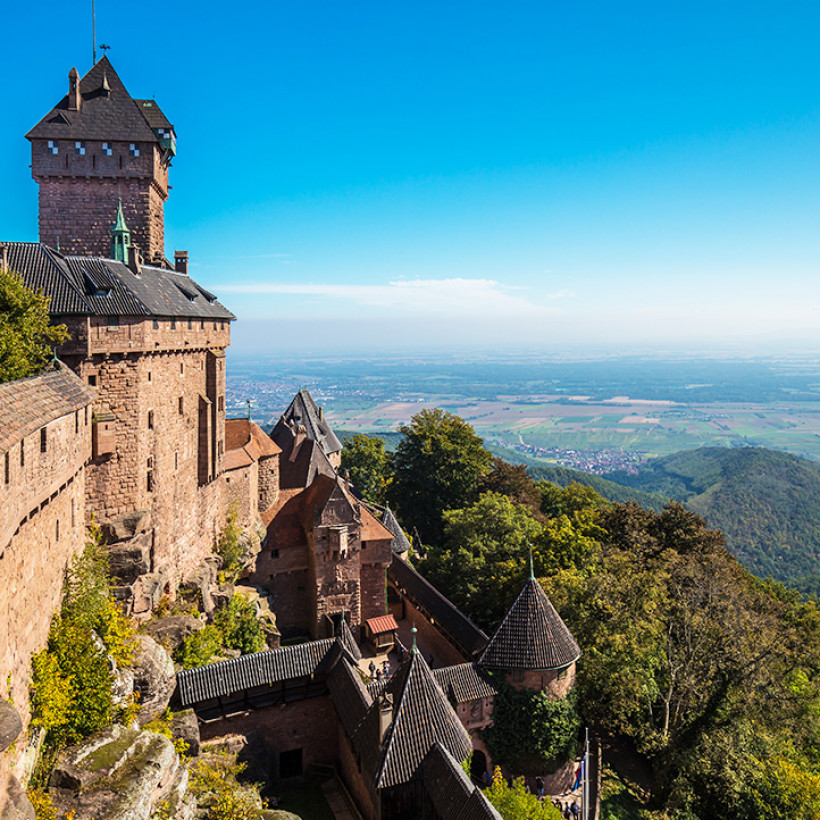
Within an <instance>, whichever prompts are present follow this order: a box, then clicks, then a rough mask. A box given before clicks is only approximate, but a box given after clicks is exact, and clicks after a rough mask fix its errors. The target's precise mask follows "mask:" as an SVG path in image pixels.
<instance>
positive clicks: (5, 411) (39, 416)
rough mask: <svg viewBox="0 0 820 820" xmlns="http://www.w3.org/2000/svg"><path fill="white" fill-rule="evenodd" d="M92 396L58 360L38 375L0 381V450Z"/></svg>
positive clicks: (76, 408)
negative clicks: (1, 382)
mask: <svg viewBox="0 0 820 820" xmlns="http://www.w3.org/2000/svg"><path fill="white" fill-rule="evenodd" d="M96 397H97V393H96V391H95V390H93V389H92V388H90V387H89V386H88V385H87V384H86V383H85V382H84V381H83V380H82V379H80V378H78V377H77V376H75V375H74V373H73V372H72V371H71V370H69V369H68V368H67V367H66V366H65V365H64V364H63V363H62V362H52V363H51V364H49V365H48V366H47V367H46V369H45V371H44V372H43V373H41V374H40V375H39V376H32V377H31V378H28V379H17V380H15V381H13V382H6V383H5V384H0V452H8V450H9V448H10V447H11V446H12V445H13V444H15V443H16V442H18V441H20V439H22V438H24V437H25V436H28V435H30V434H31V433H33V432H34V431H35V430H38V429H39V428H40V427H43V426H44V425H46V424H48V423H49V422H50V421H54V419H58V418H61V417H62V416H65V415H68V414H69V413H73V412H74V411H75V410H79V409H80V408H82V407H85V406H86V405H89V404H91V403H92V402H93V401H94V399H95V398H96Z"/></svg>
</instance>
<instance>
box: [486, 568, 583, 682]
mask: <svg viewBox="0 0 820 820" xmlns="http://www.w3.org/2000/svg"><path fill="white" fill-rule="evenodd" d="M580 656H581V650H580V648H579V647H578V644H577V643H576V642H575V638H573V637H572V634H571V633H570V631H569V629H567V626H566V624H565V623H564V622H563V621H562V620H561V616H560V615H559V614H558V613H557V612H556V611H555V607H554V606H553V605H552V602H551V601H550V599H549V598H548V597H547V594H546V593H545V592H544V590H543V589H542V588H541V584H539V583H538V581H537V579H535V578H530V579H529V580H528V581H527V583H526V584H525V585H524V589H522V590H521V594H520V595H519V596H518V598H517V599H516V601H515V603H514V604H513V605H512V607H510V611H509V612H508V613H507V615H506V617H505V618H504V620H503V621H502V622H501V626H499V627H498V629H497V630H496V631H495V634H494V635H493V637H492V638H491V639H490V642H489V644H488V645H487V648H486V649H485V650H484V653H483V654H482V656H481V659H480V660H479V662H478V663H479V666H486V667H490V668H495V669H522V670H524V669H529V670H537V669H561V668H563V667H565V666H569V664H571V663H572V662H573V661H576V660H578V658H579V657H580Z"/></svg>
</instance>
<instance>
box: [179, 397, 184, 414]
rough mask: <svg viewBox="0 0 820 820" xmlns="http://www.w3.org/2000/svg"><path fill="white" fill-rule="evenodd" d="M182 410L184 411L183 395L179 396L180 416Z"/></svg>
mask: <svg viewBox="0 0 820 820" xmlns="http://www.w3.org/2000/svg"><path fill="white" fill-rule="evenodd" d="M182 412H183V402H182V396H180V397H179V415H180V416H181V415H182Z"/></svg>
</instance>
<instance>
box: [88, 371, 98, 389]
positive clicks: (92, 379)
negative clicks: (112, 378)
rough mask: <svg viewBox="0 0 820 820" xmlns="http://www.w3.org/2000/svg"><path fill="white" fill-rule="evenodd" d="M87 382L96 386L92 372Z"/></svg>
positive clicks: (95, 379) (95, 378)
mask: <svg viewBox="0 0 820 820" xmlns="http://www.w3.org/2000/svg"><path fill="white" fill-rule="evenodd" d="M88 383H89V385H90V386H91V387H96V386H97V377H96V376H95V375H93V374H92V375H91V376H89V377H88Z"/></svg>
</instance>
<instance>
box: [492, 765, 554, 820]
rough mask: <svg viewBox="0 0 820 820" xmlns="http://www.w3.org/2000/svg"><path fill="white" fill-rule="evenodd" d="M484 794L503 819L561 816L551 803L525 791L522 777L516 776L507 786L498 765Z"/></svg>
mask: <svg viewBox="0 0 820 820" xmlns="http://www.w3.org/2000/svg"><path fill="white" fill-rule="evenodd" d="M484 794H485V795H486V797H487V799H488V800H489V801H490V803H492V804H493V806H495V807H496V808H497V809H498V812H499V814H500V815H501V816H502V817H503V818H504V820H560V817H561V812H560V811H558V809H556V808H555V806H553V805H552V803H550V802H548V801H546V800H545V801H541V800H539V799H538V798H537V797H536V796H535V795H534V794H529V793H528V792H527V788H526V785H525V783H524V778H523V777H518V778H516V779H515V780H514V781H513V784H512V786H508V785H507V781H506V780H505V779H504V776H503V775H502V774H501V769H500V767H498V766H496V768H495V772H494V773H493V782H492V783H491V784H490V786H489V788H488V789H487V790H486V791H485V792H484Z"/></svg>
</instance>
